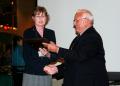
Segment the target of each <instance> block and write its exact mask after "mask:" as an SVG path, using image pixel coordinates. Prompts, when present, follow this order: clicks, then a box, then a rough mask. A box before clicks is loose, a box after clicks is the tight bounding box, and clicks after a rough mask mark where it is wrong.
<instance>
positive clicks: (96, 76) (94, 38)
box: [58, 27, 108, 86]
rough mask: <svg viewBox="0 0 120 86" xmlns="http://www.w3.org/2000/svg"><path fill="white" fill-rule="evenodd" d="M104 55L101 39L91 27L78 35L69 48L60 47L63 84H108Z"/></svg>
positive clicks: (94, 85) (72, 85)
mask: <svg viewBox="0 0 120 86" xmlns="http://www.w3.org/2000/svg"><path fill="white" fill-rule="evenodd" d="M104 55H105V53H104V48H103V43H102V39H101V37H100V35H99V34H98V32H97V31H96V30H95V29H94V28H93V27H91V28H89V29H87V30H86V31H85V32H84V33H83V34H82V35H81V36H80V35H78V36H77V37H76V38H75V39H74V40H73V42H72V43H71V46H70V48H69V49H64V48H60V49H59V52H58V56H60V57H63V58H64V59H65V67H64V82H63V86H108V77H107V71H106V67H105V58H104ZM59 71H60V70H59Z"/></svg>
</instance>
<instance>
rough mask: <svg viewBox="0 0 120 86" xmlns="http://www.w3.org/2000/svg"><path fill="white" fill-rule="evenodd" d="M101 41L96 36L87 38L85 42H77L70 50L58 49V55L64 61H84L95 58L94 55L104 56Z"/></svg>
mask: <svg viewBox="0 0 120 86" xmlns="http://www.w3.org/2000/svg"><path fill="white" fill-rule="evenodd" d="M103 51H104V50H103V46H102V40H101V39H100V38H99V37H98V36H89V37H86V38H85V40H83V41H79V40H78V43H77V44H76V45H75V47H74V48H73V49H72V50H70V49H64V48H60V49H59V52H58V55H59V56H61V57H63V58H64V59H65V60H71V61H85V60H88V59H91V58H94V57H96V55H97V54H98V55H99V54H101V55H104V52H103Z"/></svg>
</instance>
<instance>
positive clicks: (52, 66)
mask: <svg viewBox="0 0 120 86" xmlns="http://www.w3.org/2000/svg"><path fill="white" fill-rule="evenodd" d="M43 70H44V71H45V72H46V73H47V74H49V75H54V74H56V73H58V68H57V67H56V65H55V64H49V65H47V66H45V67H44V69H43Z"/></svg>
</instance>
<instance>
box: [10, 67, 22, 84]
mask: <svg viewBox="0 0 120 86" xmlns="http://www.w3.org/2000/svg"><path fill="white" fill-rule="evenodd" d="M12 76H13V86H22V80H23V70H18V68H16V67H13V68H12Z"/></svg>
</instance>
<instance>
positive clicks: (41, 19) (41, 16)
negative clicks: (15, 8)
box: [32, 13, 47, 27]
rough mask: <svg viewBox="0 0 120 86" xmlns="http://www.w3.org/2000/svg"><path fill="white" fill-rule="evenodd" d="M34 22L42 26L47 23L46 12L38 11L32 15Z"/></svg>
mask: <svg viewBox="0 0 120 86" xmlns="http://www.w3.org/2000/svg"><path fill="white" fill-rule="evenodd" d="M32 19H33V21H34V23H35V25H36V26H38V27H39V26H42V27H44V26H45V24H46V19H47V18H46V16H45V13H36V15H35V16H33V17H32Z"/></svg>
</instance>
